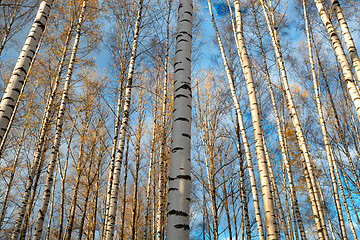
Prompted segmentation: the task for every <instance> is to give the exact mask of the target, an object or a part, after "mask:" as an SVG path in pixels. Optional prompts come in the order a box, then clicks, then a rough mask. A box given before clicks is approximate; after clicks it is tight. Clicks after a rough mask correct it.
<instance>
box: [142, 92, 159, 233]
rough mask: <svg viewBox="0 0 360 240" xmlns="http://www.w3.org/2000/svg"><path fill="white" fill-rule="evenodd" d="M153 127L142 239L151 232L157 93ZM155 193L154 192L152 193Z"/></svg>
mask: <svg viewBox="0 0 360 240" xmlns="http://www.w3.org/2000/svg"><path fill="white" fill-rule="evenodd" d="M154 105H155V106H154V116H153V118H154V127H153V131H152V137H151V143H150V147H151V149H150V159H149V160H150V161H149V171H148V174H147V185H146V195H145V196H146V197H145V200H146V210H145V229H144V239H149V236H148V230H149V229H150V233H151V220H150V202H151V199H150V197H151V196H150V194H151V181H152V180H153V179H152V175H153V171H155V167H154V166H155V164H154V163H155V144H156V143H155V137H156V130H157V116H156V113H157V95H156V97H155V101H154ZM153 194H155V192H154V193H153Z"/></svg>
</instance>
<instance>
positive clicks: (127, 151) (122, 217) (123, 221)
mask: <svg viewBox="0 0 360 240" xmlns="http://www.w3.org/2000/svg"><path fill="white" fill-rule="evenodd" d="M129 144H130V131H128V132H127V141H126V152H125V161H124V180H123V192H122V198H123V199H122V205H121V215H120V216H121V218H120V233H119V238H120V239H124V231H125V220H126V219H125V212H126V190H127V185H126V184H127V175H128V162H129V161H128V160H129Z"/></svg>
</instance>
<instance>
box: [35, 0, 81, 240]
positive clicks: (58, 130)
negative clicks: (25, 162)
mask: <svg viewBox="0 0 360 240" xmlns="http://www.w3.org/2000/svg"><path fill="white" fill-rule="evenodd" d="M85 9H86V0H84V1H83V4H82V8H81V12H80V16H79V22H78V25H77V29H76V36H75V41H74V45H73V49H72V53H71V56H70V60H69V66H68V70H67V74H66V79H65V83H64V89H63V93H62V96H61V101H60V108H59V113H58V116H57V119H56V126H55V136H54V143H53V147H52V150H51V155H50V161H49V164H48V170H47V174H46V182H45V188H44V194H43V199H42V203H41V206H40V210H39V213H38V215H37V220H36V225H35V232H34V236H33V240H38V239H40V238H41V234H42V228H43V224H44V220H45V215H46V212H47V208H48V205H49V200H50V196H51V188H52V185H53V182H54V179H53V175H54V169H55V166H56V159H57V155H58V153H59V148H60V141H61V134H62V129H63V123H64V114H65V107H66V102H67V99H68V93H69V86H70V81H71V76H72V73H73V69H74V63H75V58H76V52H77V50H78V47H79V41H80V31H81V25H82V22H83V18H84V14H85Z"/></svg>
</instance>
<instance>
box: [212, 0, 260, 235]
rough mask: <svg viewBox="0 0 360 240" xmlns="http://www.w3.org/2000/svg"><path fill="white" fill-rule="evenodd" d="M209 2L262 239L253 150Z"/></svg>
mask: <svg viewBox="0 0 360 240" xmlns="http://www.w3.org/2000/svg"><path fill="white" fill-rule="evenodd" d="M208 4H209V12H210V15H211V17H212V22H213V27H214V30H215V33H216V35H217V38H218V44H219V47H220V53H221V56H222V59H223V63H224V67H225V71H226V74H227V77H228V81H229V85H230V90H231V96H232V100H233V103H234V108H235V112H236V116H237V124H238V126H239V130H240V133H241V136H242V139H243V144H244V147H245V154H246V160H247V165H248V170H249V178H250V183H251V190H252V195H253V203H254V211H255V219H256V224H257V229H258V234H259V239H260V240H265V233H264V229H263V225H262V219H261V212H260V205H259V197H258V192H257V187H256V179H255V173H254V168H253V163H252V159H251V151H250V146H249V143H248V139H247V136H246V132H245V126H244V123H243V117H242V113H241V110H240V104H239V101H238V98H237V96H236V91H235V86H234V80H233V77H232V75H231V73H230V70H229V66H228V63H227V60H226V57H225V52H224V48H223V45H222V41H221V38H220V35H219V31H218V30H217V26H216V22H215V19H214V17H213V14H212V7H211V2H210V1H208ZM234 34H235V33H234ZM235 36H236V35H235ZM239 55H240V54H239ZM247 237H250V236H248V235H247Z"/></svg>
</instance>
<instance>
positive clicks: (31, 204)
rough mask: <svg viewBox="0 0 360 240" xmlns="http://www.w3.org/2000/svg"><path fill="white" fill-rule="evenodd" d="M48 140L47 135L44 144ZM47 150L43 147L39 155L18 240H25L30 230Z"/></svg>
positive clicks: (46, 147)
mask: <svg viewBox="0 0 360 240" xmlns="http://www.w3.org/2000/svg"><path fill="white" fill-rule="evenodd" d="M47 139H48V135H47V136H46V138H45V142H47ZM47 149H48V145H46V146H44V148H43V150H42V153H41V157H40V163H39V166H38V169H37V172H36V176H35V181H34V187H33V190H32V194H31V197H30V200H29V204H28V208H27V211H26V213H25V219H24V225H23V227H22V229H21V232H20V240H25V238H26V233H27V232H28V231H29V230H30V229H29V222H30V217H31V214H32V213H33V210H34V203H35V202H36V200H37V199H36V197H37V195H36V194H37V187H38V185H39V180H40V176H41V172H42V170H43V166H44V161H45V153H46V151H47Z"/></svg>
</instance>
